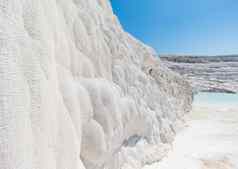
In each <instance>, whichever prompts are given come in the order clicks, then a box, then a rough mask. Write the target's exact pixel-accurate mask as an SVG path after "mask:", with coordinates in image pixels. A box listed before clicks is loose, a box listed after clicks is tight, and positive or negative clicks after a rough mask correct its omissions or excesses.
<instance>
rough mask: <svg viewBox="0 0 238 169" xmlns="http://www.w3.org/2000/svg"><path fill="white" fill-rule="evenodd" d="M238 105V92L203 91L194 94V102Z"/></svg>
mask: <svg viewBox="0 0 238 169" xmlns="http://www.w3.org/2000/svg"><path fill="white" fill-rule="evenodd" d="M201 103H202V104H203V103H204V104H212V105H237V107H238V94H227V93H209V92H201V93H198V94H196V95H195V96H194V104H201Z"/></svg>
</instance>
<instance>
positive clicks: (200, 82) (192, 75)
mask: <svg viewBox="0 0 238 169" xmlns="http://www.w3.org/2000/svg"><path fill="white" fill-rule="evenodd" d="M161 59H162V60H163V62H164V63H165V64H166V65H167V66H168V67H169V68H170V69H172V70H174V71H176V72H178V73H179V74H181V75H183V76H184V77H185V78H187V79H188V80H189V81H190V83H191V84H192V86H193V88H194V90H195V91H208V92H225V93H238V55H229V56H208V57H205V56H161Z"/></svg>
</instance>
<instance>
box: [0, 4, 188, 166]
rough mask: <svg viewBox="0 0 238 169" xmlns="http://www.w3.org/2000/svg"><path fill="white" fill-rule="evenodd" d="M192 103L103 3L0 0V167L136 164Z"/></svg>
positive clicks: (157, 155) (158, 152)
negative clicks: (125, 30) (124, 29)
mask: <svg viewBox="0 0 238 169" xmlns="http://www.w3.org/2000/svg"><path fill="white" fill-rule="evenodd" d="M191 102H192V90H191V88H190V86H189V84H188V82H186V81H184V80H183V78H182V77H180V76H178V75H176V74H174V73H172V71H170V70H169V69H167V68H166V67H165V66H164V65H163V64H161V62H160V61H159V59H157V58H156V54H155V52H154V51H153V50H152V49H151V48H149V47H148V46H146V45H144V44H142V43H141V42H139V41H137V40H136V39H134V38H133V37H132V36H130V35H129V34H127V33H125V32H124V31H123V29H122V28H121V26H120V24H119V22H118V20H117V18H116V16H114V15H113V12H112V9H111V6H110V3H109V1H107V0H3V1H0V168H1V169H140V168H141V167H142V166H143V165H145V164H148V163H152V162H154V161H158V160H160V159H161V158H162V157H163V156H164V155H165V154H166V152H167V150H168V143H170V142H171V141H172V140H173V137H174V135H175V133H176V131H177V129H178V128H179V126H180V123H181V121H182V119H183V115H184V113H186V112H188V111H189V110H190V108H191Z"/></svg>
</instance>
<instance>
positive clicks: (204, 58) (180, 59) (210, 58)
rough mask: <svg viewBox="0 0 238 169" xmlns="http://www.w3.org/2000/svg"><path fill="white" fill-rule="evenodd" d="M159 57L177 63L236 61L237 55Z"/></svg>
mask: <svg viewBox="0 0 238 169" xmlns="http://www.w3.org/2000/svg"><path fill="white" fill-rule="evenodd" d="M160 57H161V59H162V60H167V61H171V62H178V63H180V62H181V63H210V62H238V55H221V56H177V55H161V56H160Z"/></svg>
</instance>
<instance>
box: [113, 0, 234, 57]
mask: <svg viewBox="0 0 238 169" xmlns="http://www.w3.org/2000/svg"><path fill="white" fill-rule="evenodd" d="M111 3H112V6H113V10H114V13H115V14H116V15H117V16H118V17H119V19H120V22H121V24H122V25H123V27H124V29H125V30H126V31H128V32H130V33H131V34H133V35H134V36H135V37H137V38H138V39H140V40H142V41H143V42H145V43H146V44H148V45H150V46H152V47H153V48H155V49H156V50H157V52H158V53H160V54H194V55H218V54H238V0H111Z"/></svg>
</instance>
